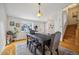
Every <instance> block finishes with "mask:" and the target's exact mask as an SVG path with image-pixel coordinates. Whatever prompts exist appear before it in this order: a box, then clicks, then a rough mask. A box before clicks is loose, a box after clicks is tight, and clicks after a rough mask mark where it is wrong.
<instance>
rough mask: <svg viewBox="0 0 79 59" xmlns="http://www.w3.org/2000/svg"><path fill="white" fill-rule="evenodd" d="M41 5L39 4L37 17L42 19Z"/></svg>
mask: <svg viewBox="0 0 79 59" xmlns="http://www.w3.org/2000/svg"><path fill="white" fill-rule="evenodd" d="M40 7H41V4H40V3H38V12H37V16H38V17H40V16H42V13H41V10H40Z"/></svg>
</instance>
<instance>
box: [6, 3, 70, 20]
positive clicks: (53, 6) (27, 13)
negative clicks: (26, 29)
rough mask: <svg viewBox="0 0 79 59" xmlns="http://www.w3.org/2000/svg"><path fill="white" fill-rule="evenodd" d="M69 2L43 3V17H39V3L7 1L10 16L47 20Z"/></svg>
mask: <svg viewBox="0 0 79 59" xmlns="http://www.w3.org/2000/svg"><path fill="white" fill-rule="evenodd" d="M68 5H69V3H42V4H41V11H42V13H43V16H42V17H40V18H39V17H37V15H36V13H37V12H38V4H37V3H9V4H8V3H6V4H5V6H6V11H7V14H8V16H13V17H19V18H23V19H28V20H40V19H41V20H42V21H46V20H47V19H48V18H49V17H50V16H51V17H52V16H53V14H54V12H57V11H58V10H61V9H63V8H64V7H66V6H68Z"/></svg>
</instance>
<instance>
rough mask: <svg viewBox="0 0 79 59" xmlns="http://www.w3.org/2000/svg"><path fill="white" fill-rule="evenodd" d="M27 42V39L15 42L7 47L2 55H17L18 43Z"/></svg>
mask: <svg viewBox="0 0 79 59" xmlns="http://www.w3.org/2000/svg"><path fill="white" fill-rule="evenodd" d="M24 42H26V39H23V40H19V41H15V42H13V43H11V44H9V45H6V46H5V49H4V51H3V52H2V55H15V54H16V44H17V43H19V44H20V43H24Z"/></svg>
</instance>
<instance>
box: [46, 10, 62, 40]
mask: <svg viewBox="0 0 79 59" xmlns="http://www.w3.org/2000/svg"><path fill="white" fill-rule="evenodd" d="M62 12H63V10H62V9H60V10H57V11H55V12H54V13H53V15H52V18H51V19H48V21H47V23H46V26H47V27H46V29H47V30H46V31H47V32H48V33H50V34H53V33H55V32H57V31H60V32H61V40H62V35H63V33H62V28H63V27H62ZM50 24H52V25H53V29H49V25H50Z"/></svg>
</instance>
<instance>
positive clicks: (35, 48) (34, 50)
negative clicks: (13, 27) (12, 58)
mask: <svg viewBox="0 0 79 59" xmlns="http://www.w3.org/2000/svg"><path fill="white" fill-rule="evenodd" d="M34 54H35V55H36V47H34Z"/></svg>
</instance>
